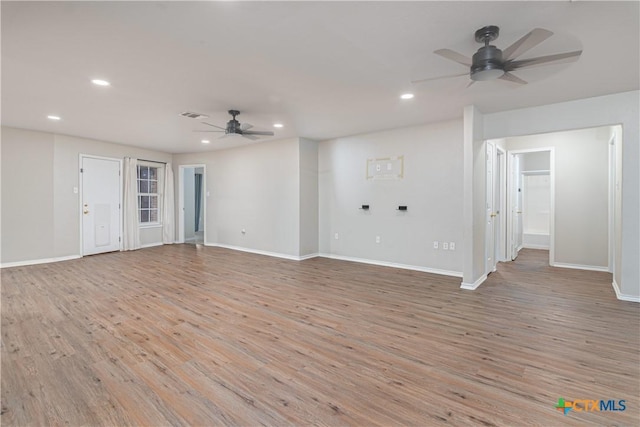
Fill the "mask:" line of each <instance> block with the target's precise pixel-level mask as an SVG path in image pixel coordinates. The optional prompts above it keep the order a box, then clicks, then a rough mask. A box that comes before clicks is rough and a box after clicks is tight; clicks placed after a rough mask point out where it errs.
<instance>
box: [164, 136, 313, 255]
mask: <svg viewBox="0 0 640 427" xmlns="http://www.w3.org/2000/svg"><path fill="white" fill-rule="evenodd" d="M301 147H303V148H301ZM312 148H313V143H312V142H310V141H302V142H301V141H300V140H299V139H298V138H291V139H284V140H277V141H270V142H262V143H261V142H258V143H255V144H250V145H244V146H241V147H237V148H231V149H227V150H219V151H211V152H205V153H192V154H176V155H174V156H173V167H174V173H175V175H176V176H177V175H178V173H179V167H180V165H189V164H204V165H206V169H205V170H206V191H207V193H208V196H205V203H206V204H207V207H206V233H207V235H206V236H205V242H206V243H207V244H209V245H212V246H222V247H229V248H233V249H240V250H246V251H249V252H258V253H266V254H269V255H275V256H282V257H285V258H293V259H297V258H298V257H299V256H300V255H301V247H302V245H301V242H302V241H304V242H305V244H304V246H305V251H312V252H311V253H315V252H317V249H316V250H313V247H312V246H313V242H310V241H309V239H307V238H306V237H305V238H302V239H301V225H302V224H308V223H309V222H311V223H312V222H313V220H312V219H308V218H307V217H306V216H305V218H304V219H301V214H300V212H301V211H300V204H301V191H302V189H301V182H303V181H304V183H303V184H302V186H303V187H305V188H306V187H308V188H312V187H313V183H312V182H311V181H309V180H308V179H306V180H302V179H301V163H304V165H305V166H304V168H305V169H306V168H307V167H308V160H309V159H312V158H313V149H312ZM301 152H303V154H301ZM311 169H312V168H311ZM177 186H178V180H176V191H175V194H176V206H178V205H179V201H178V197H179V195H180V189H179V188H178V187H177ZM309 197H310V198H311V199H313V195H310V196H309ZM177 217H178V215H176V218H177ZM242 230H245V233H242Z"/></svg>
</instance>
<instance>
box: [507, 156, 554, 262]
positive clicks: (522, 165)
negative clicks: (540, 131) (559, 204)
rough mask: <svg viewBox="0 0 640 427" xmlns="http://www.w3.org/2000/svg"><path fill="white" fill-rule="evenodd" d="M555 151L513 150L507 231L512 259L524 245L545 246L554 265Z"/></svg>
mask: <svg viewBox="0 0 640 427" xmlns="http://www.w3.org/2000/svg"><path fill="white" fill-rule="evenodd" d="M554 153H555V150H554V148H553V147H549V148H530V149H520V150H509V154H508V156H509V157H508V163H509V170H510V174H509V180H508V184H507V185H508V188H509V191H508V193H509V207H510V209H509V211H508V212H507V215H508V221H507V222H508V223H509V228H508V230H507V234H508V235H510V237H509V238H508V244H509V253H510V259H511V260H515V259H516V258H517V257H518V253H519V252H520V250H521V249H522V248H529V249H543V250H547V251H549V264H551V265H553V260H554V248H553V242H554V239H553V238H552V236H553V232H552V230H553V229H554V219H555V214H554V203H553V201H554V200H555V196H554V194H553V190H554V188H555V185H553V184H552V182H554V178H555V174H554V171H553V165H554V162H553V159H554V157H555V156H554Z"/></svg>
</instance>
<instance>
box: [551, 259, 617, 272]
mask: <svg viewBox="0 0 640 427" xmlns="http://www.w3.org/2000/svg"><path fill="white" fill-rule="evenodd" d="M551 267H559V268H572V269H574V270H589V271H603V272H605V273H609V267H600V266H598V265H582V264H567V263H564V262H554V263H553V264H551Z"/></svg>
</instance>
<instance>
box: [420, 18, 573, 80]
mask: <svg viewBox="0 0 640 427" xmlns="http://www.w3.org/2000/svg"><path fill="white" fill-rule="evenodd" d="M499 33H500V28H498V27H497V26H495V25H489V26H487V27H483V28H480V29H479V30H478V31H476V33H475V40H476V41H477V42H478V43H484V46H482V47H481V48H480V49H478V51H477V52H476V53H475V54H474V55H473V58H469V57H467V56H464V55H462V54H461V53H458V52H455V51H453V50H450V49H438V50H436V51H435V52H433V53H435V54H437V55H440V56H442V57H445V58H447V59H450V60H452V61H455V62H457V63H459V64H462V65H465V66H467V67H469V72H465V73H462V74H455V75H451V76H442V77H434V78H428V79H422V80H414V81H412V83H422V82H426V81H430V80H438V79H444V78H449V77H459V76H465V75H468V76H469V77H470V78H471V82H470V83H469V86H471V85H472V84H473V83H475V82H477V81H487V80H495V79H500V80H506V81H510V82H513V83H518V84H527V82H526V81H524V80H522V79H521V78H520V77H518V76H516V75H514V74H513V73H512V71H517V70H520V69H524V68H528V67H533V66H536V65H547V64H553V63H560V62H569V61H576V60H577V59H578V58H579V57H580V54H582V51H581V50H576V51H573V52H565V53H558V54H554V55H547V56H539V57H536V58H529V59H520V60H518V59H517V58H518V57H520V56H521V55H523V54H525V53H526V52H528V51H529V50H531V49H532V48H534V47H535V46H537V45H539V44H540V43H542V42H543V41H545V40H546V39H548V38H549V37H551V36H552V35H553V33H552V32H551V31H549V30H545V29H542V28H535V29H533V30H531V31H530V32H529V33H527V34H525V35H524V36H523V37H521V38H520V39H519V40H518V41H516V42H515V43H513V44H512V45H511V46H509V47H507V48H506V49H504V50H500V49H498V48H497V47H495V46H493V45H490V44H489V43H491V42H492V41H493V40H495V39H497V38H498V35H499Z"/></svg>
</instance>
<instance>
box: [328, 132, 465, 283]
mask: <svg viewBox="0 0 640 427" xmlns="http://www.w3.org/2000/svg"><path fill="white" fill-rule="evenodd" d="M462 140H463V132H462V121H461V120H455V121H449V122H443V123H436V124H430V125H424V126H416V127H408V128H402V129H394V130H389V131H383V132H376V133H370V134H363V135H355V136H350V137H344V138H337V139H333V140H329V141H324V142H321V143H320V146H319V187H320V193H319V194H320V224H319V231H320V252H321V253H324V254H329V255H333V256H341V257H350V258H358V259H364V260H370V261H377V262H385V263H395V264H402V265H408V266H415V267H422V268H424V269H432V270H441V271H442V272H449V273H453V274H461V271H462V258H463V253H462V251H461V249H462V246H461V244H462V228H461V225H462ZM392 156H404V178H402V179H397V180H372V179H367V177H366V176H367V159H369V158H386V157H392ZM363 204H368V205H370V210H369V211H363V210H361V209H359V207H360V206H361V205H363ZM399 205H407V206H408V210H407V211H406V212H399V211H397V210H396V208H397V207H398V206H399ZM335 233H338V235H339V239H338V240H336V239H335V238H334V236H335ZM376 236H380V239H381V242H380V243H379V244H377V243H376V242H375V237H376ZM434 240H437V241H440V242H443V241H446V242H455V243H457V248H456V250H455V251H443V250H442V249H440V250H434V249H433V241H434Z"/></svg>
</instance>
